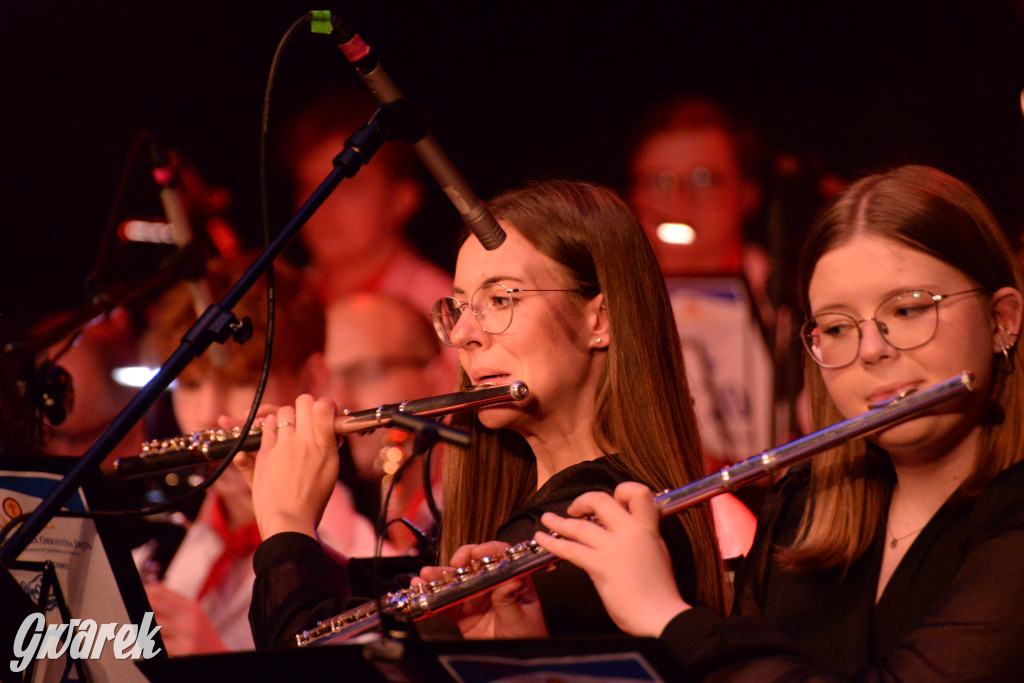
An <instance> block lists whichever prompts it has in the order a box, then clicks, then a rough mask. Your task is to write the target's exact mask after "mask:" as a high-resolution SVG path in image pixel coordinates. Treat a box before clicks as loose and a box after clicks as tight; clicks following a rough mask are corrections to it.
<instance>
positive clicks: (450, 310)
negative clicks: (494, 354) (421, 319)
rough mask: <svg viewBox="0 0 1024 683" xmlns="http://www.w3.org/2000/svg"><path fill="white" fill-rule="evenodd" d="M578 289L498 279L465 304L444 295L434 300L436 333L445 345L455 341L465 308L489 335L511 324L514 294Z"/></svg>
mask: <svg viewBox="0 0 1024 683" xmlns="http://www.w3.org/2000/svg"><path fill="white" fill-rule="evenodd" d="M575 291H577V290H575V289H510V288H508V287H506V286H505V285H503V284H500V283H498V282H492V283H490V284H486V285H481V286H480V287H478V288H477V290H476V291H475V292H473V296H471V297H470V298H469V301H468V302H466V303H462V302H461V301H459V300H458V299H456V298H455V297H451V296H443V297H441V298H440V299H438V300H437V301H435V302H434V307H433V309H432V310H431V311H430V317H431V318H433V320H434V329H435V330H437V336H438V337H440V338H441V341H442V342H443V343H444V344H445V345H446V346H455V344H453V343H452V338H451V333H452V330H453V329H455V325H456V324H458V322H459V318H461V317H462V312H463V311H464V310H466V307H467V306H469V308H470V309H471V310H472V311H473V317H474V318H476V322H477V324H478V325H479V326H480V329H481V330H483V331H484V332H489V333H490V334H501V333H502V332H504V331H505V330H507V329H508V328H509V325H511V324H512V310H513V308H514V306H515V298H514V297H513V296H512V295H513V294H518V293H520V292H575Z"/></svg>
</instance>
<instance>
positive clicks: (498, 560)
mask: <svg viewBox="0 0 1024 683" xmlns="http://www.w3.org/2000/svg"><path fill="white" fill-rule="evenodd" d="M974 389H975V382H974V377H973V375H972V374H971V373H970V372H967V371H964V372H963V373H961V374H960V375H959V376H957V377H954V378H951V379H949V380H946V381H945V382H942V383H940V384H937V385H935V386H933V387H930V388H928V389H924V390H922V391H919V392H915V393H912V394H908V395H906V396H900V397H898V398H896V399H893V400H891V401H889V402H888V403H886V404H884V405H881V406H879V407H877V408H874V409H872V410H869V411H868V412H866V413H864V414H862V415H858V416H856V417H852V418H850V419H848V420H844V421H842V422H839V423H837V424H834V425H832V426H831V427H826V428H825V429H822V430H820V431H817V432H814V433H812V434H808V435H807V436H804V437H801V438H799V439H797V440H795V441H791V442H789V443H787V444H785V445H782V446H779V447H777V448H771V449H768V450H766V451H764V452H762V453H760V454H758V455H755V456H754V457H752V458H748V459H746V460H744V461H742V462H739V463H737V464H735V465H732V466H730V467H726V468H725V469H723V470H721V471H719V472H717V473H715V474H712V475H709V476H707V477H704V478H702V479H698V480H697V481H694V482H691V483H690V484H687V485H685V486H682V487H680V488H677V489H673V490H670V491H664V492H662V493H661V494H659V495H657V496H655V499H654V500H655V502H656V503H657V504H658V506H659V507H660V509H661V515H662V517H666V516H668V515H670V514H674V513H676V512H679V511H680V510H683V509H685V508H687V507H689V506H691V505H695V504H697V503H700V502H702V501H704V500H707V499H709V498H712V497H714V496H717V495H718V494H720V493H725V492H727V491H733V490H735V489H736V488H737V487H739V486H741V485H743V484H746V483H749V482H751V481H754V480H756V479H759V478H761V477H763V476H766V475H769V474H772V473H774V472H775V471H776V470H778V469H781V468H783V467H787V466H789V465H794V464H796V463H798V462H800V461H802V460H805V459H806V458H808V457H810V456H812V455H815V454H816V453H820V452H822V451H825V450H828V449H829V448H832V447H834V446H837V445H839V444H841V443H844V442H846V441H849V440H850V439H854V438H857V437H859V436H863V435H865V434H868V433H870V432H873V431H875V430H878V429H880V428H882V427H888V426H891V425H894V424H896V423H898V422H901V421H903V420H906V419H909V418H911V417H914V416H915V415H917V414H919V413H921V412H924V411H925V410H928V409H929V408H932V407H934V406H935V405H937V404H939V403H943V402H945V401H948V400H951V399H953V398H955V397H957V396H961V395H964V394H966V393H968V392H971V391H974ZM558 559H559V558H558V557H557V556H555V555H553V554H551V553H549V552H547V551H546V550H544V549H542V548H541V547H540V546H539V545H537V543H536V542H535V541H534V540H533V539H530V540H528V541H524V542H522V543H519V544H518V545H515V546H512V547H510V548H507V549H506V550H505V552H504V554H503V555H501V556H497V557H489V558H484V559H483V560H481V561H478V562H477V561H475V562H473V564H471V565H469V566H468V567H462V568H459V569H457V570H455V571H454V572H451V573H449V574H446V575H445V576H444V577H443V578H442V579H441V580H439V581H433V582H431V583H427V584H419V585H415V586H410V587H409V588H407V589H404V590H401V591H397V592H395V593H388V594H387V595H385V596H384V597H382V598H381V599H380V600H378V601H374V602H369V603H365V604H363V605H360V606H359V607H357V608H355V609H353V610H350V611H348V612H344V613H342V614H339V615H337V616H335V617H332V618H330V619H327V620H325V621H321V622H319V623H318V624H317V625H316V627H314V628H312V629H310V630H308V631H303V632H301V633H298V634H297V635H296V636H295V640H296V643H297V644H298V645H299V646H309V645H327V644H331V643H335V642H338V641H341V640H344V639H347V638H349V637H352V636H355V635H359V634H361V633H365V632H367V631H370V630H373V629H375V628H377V625H378V624H379V623H380V610H383V612H384V613H385V614H387V615H389V616H391V617H393V618H395V619H397V620H398V621H403V622H409V621H417V620H419V619H422V618H424V617H427V616H430V615H431V614H434V613H436V612H438V611H439V610H441V609H444V608H446V607H450V606H451V605H454V604H457V603H459V602H461V601H462V600H465V599H467V598H470V597H472V596H474V595H477V594H480V593H483V592H486V591H488V590H491V589H492V588H495V587H496V586H498V585H499V584H501V583H504V582H505V581H509V580H511V579H514V578H517V577H520V576H523V575H526V574H528V573H530V572H533V571H535V570H538V569H541V568H543V567H546V566H548V565H551V564H554V563H555V562H557V561H558Z"/></svg>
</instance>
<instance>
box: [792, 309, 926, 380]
mask: <svg viewBox="0 0 1024 683" xmlns="http://www.w3.org/2000/svg"><path fill="white" fill-rule="evenodd" d="M869 321H871V322H874V323H875V327H876V328H877V329H878V332H879V334H881V335H882V338H883V339H885V341H886V342H888V343H889V344H891V345H892V346H894V347H895V348H897V349H903V350H906V349H913V348H916V347H918V346H921V345H923V344H927V343H928V341H930V340H931V338H932V337H933V336H934V335H935V330H936V328H937V327H938V324H939V316H938V301H936V299H935V297H934V296H933V295H932V294H931V293H930V292H924V291H911V292H901V293H899V294H896V295H894V296H891V297H889V298H888V299H886V300H885V301H883V302H882V303H880V304H879V305H878V308H877V309H875V315H874V318H872V319H869V320H861V321H858V320H856V319H854V318H853V317H852V316H849V315H846V314H845V313H823V314H821V315H817V316H815V317H813V318H811V319H809V320H807V321H806V322H805V323H804V325H803V329H802V334H801V337H802V338H803V342H804V346H806V347H807V350H808V351H809V352H810V354H811V357H812V358H814V360H815V361H817V362H818V363H819V364H821V365H823V366H825V367H843V366H844V365H849V364H850V363H852V362H853V361H855V360H856V359H857V354H858V352H859V350H860V340H861V336H862V334H861V328H860V323H861V322H869Z"/></svg>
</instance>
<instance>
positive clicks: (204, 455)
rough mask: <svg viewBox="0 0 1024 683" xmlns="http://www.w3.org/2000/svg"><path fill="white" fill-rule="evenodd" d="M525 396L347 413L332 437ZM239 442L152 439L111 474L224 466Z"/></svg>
mask: <svg viewBox="0 0 1024 683" xmlns="http://www.w3.org/2000/svg"><path fill="white" fill-rule="evenodd" d="M529 395H530V390H529V388H528V387H527V386H526V384H525V383H523V382H513V383H511V384H508V385H502V386H492V385H490V384H482V385H478V386H476V387H473V388H472V389H467V390H466V391H457V392H454V393H451V394H441V395H440V396H429V397H427V398H418V399H414V400H411V401H403V402H402V403H391V404H387V405H382V406H379V407H377V408H370V409H369V410H359V411H356V412H350V411H348V410H345V411H342V413H341V415H339V416H338V417H336V418H334V433H335V434H337V435H338V436H344V435H345V434H360V433H365V432H372V431H373V430H375V429H378V428H380V427H387V426H388V425H390V424H391V423H392V421H393V420H394V416H395V414H396V413H405V414H407V415H415V416H416V417H423V418H426V417H438V416H441V415H448V414H449V413H454V412H458V411H460V410H469V409H471V408H484V407H486V406H493V405H497V404H500V403H509V402H511V401H522V400H523V399H525V398H526V397H527V396H529ZM262 435H263V429H262V427H260V426H259V425H253V427H252V428H251V429H250V430H249V433H248V434H246V435H245V437H244V438H243V440H242V446H241V448H240V449H239V450H242V451H255V450H258V449H259V447H260V442H261V437H262ZM241 436H242V432H241V428H240V427H234V428H232V429H227V430H224V429H208V430H206V431H202V432H195V433H193V434H182V435H181V436H174V437H171V438H169V439H155V440H153V441H148V442H146V443H144V444H142V446H141V452H140V453H139V454H138V455H136V456H132V457H129V458H118V459H117V460H116V461H114V471H115V472H117V474H118V475H120V476H122V477H135V476H140V475H144V474H153V473H156V472H167V471H171V470H177V469H182V468H185V467H189V466H192V465H197V464H200V463H204V462H211V461H214V460H223V459H224V457H225V456H226V455H227V454H228V453H229V452H230V450H231V448H232V447H233V446H234V445H235V442H236V441H237V440H238V439H239V437H241Z"/></svg>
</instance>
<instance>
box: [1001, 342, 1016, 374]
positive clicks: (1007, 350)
mask: <svg viewBox="0 0 1024 683" xmlns="http://www.w3.org/2000/svg"><path fill="white" fill-rule="evenodd" d="M1001 353H1002V354H1003V362H1002V363H997V367H998V365H1003V366H1004V367H1002V368H999V369H1000V370H1002V371H1003V372H1005V373H1006V374H1010V373H1012V372H1013V357H1012V356H1013V347H1012V346H1010V345H1009V344H1002V345H1001Z"/></svg>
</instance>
